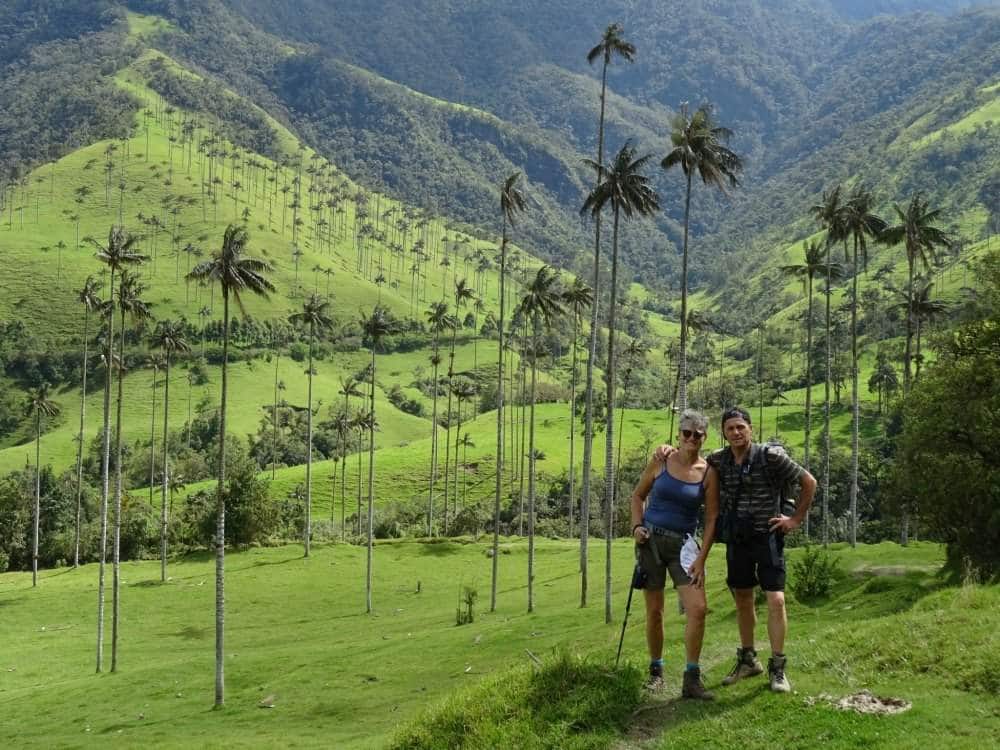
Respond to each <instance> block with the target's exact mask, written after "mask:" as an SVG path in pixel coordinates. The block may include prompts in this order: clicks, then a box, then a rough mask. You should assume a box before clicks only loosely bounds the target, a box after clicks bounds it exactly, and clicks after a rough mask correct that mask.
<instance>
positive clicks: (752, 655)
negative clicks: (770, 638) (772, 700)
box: [722, 648, 764, 685]
mask: <svg viewBox="0 0 1000 750" xmlns="http://www.w3.org/2000/svg"><path fill="white" fill-rule="evenodd" d="M763 671H764V667H763V665H762V664H761V663H760V660H758V659H757V652H756V651H755V650H754V649H752V648H738V649H736V665H735V666H734V667H733V669H732V671H731V672H730V673H729V674H728V675H726V676H725V677H723V678H722V684H723V685H732V684H733V683H734V682H737V681H739V680H742V679H743V678H744V677H756V676H757V675H759V674H761V673H763Z"/></svg>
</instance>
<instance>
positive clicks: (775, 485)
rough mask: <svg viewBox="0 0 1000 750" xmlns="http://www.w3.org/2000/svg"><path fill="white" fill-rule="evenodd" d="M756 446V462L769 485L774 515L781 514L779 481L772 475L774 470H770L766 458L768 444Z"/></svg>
mask: <svg viewBox="0 0 1000 750" xmlns="http://www.w3.org/2000/svg"><path fill="white" fill-rule="evenodd" d="M755 447H756V448H758V450H757V456H758V457H759V459H758V463H759V464H760V468H761V472H762V473H763V475H764V477H765V478H766V479H767V483H768V485H769V486H770V487H771V498H772V499H773V500H774V515H775V516H780V515H781V501H782V500H783V498H782V497H781V496H782V494H783V493H782V490H781V483H780V482H778V481H777V479H776V478H775V476H774V472H772V471H771V466H770V461H769V459H768V455H769V454H768V449H769V447H770V446H768V445H767V444H766V443H765V444H763V445H758V446H755Z"/></svg>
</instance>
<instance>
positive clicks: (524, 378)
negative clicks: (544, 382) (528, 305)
mask: <svg viewBox="0 0 1000 750" xmlns="http://www.w3.org/2000/svg"><path fill="white" fill-rule="evenodd" d="M526 337H527V332H526V331H525V330H524V329H523V328H522V329H521V340H522V341H524V340H525V338H526ZM520 386H521V409H520V412H521V415H520V422H521V444H520V455H519V456H518V457H517V460H518V463H520V464H521V472H520V473H521V479H520V481H521V486H520V488H519V489H518V493H517V499H518V508H517V535H518V536H524V478H525V472H524V459H525V458H526V457H527V452H526V451H525V441H526V439H527V435H528V430H527V427H526V425H527V416H528V415H527V408H528V368H527V367H526V366H524V365H523V364H522V366H521V383H520Z"/></svg>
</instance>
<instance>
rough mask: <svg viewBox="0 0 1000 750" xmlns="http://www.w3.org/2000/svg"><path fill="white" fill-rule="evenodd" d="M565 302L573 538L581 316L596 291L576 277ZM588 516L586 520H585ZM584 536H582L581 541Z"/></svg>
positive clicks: (582, 520) (582, 513) (565, 293)
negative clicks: (569, 317)
mask: <svg viewBox="0 0 1000 750" xmlns="http://www.w3.org/2000/svg"><path fill="white" fill-rule="evenodd" d="M562 299H563V302H564V303H565V304H566V305H567V306H568V307H569V309H570V310H572V311H573V363H572V366H571V370H572V373H571V375H570V383H571V385H570V399H569V535H570V536H573V509H574V507H576V470H575V468H574V459H575V456H576V380H577V367H576V350H577V345H578V343H579V339H580V316H581V315H582V313H583V311H584V310H585V309H586V308H588V307H590V306H591V305H592V304H594V290H593V289H591V288H590V287H589V286H587V283H586V282H585V281H583V279H581V278H580V277H579V276H577V277H574V279H573V283H572V284H570V285H569V287H568V288H567V289H565V290H564V291H563V294H562ZM584 516H586V518H584ZM580 523H581V524H583V523H590V509H589V508H587V509H586V510H585V509H583V508H581V509H580ZM585 533H586V532H585V531H584V529H583V526H582V525H581V527H580V534H581V535H583V534H585ZM582 539H583V536H581V540H582Z"/></svg>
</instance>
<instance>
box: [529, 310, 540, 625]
mask: <svg viewBox="0 0 1000 750" xmlns="http://www.w3.org/2000/svg"><path fill="white" fill-rule="evenodd" d="M532 328H533V329H534V330H533V335H532V341H531V396H530V398H531V407H530V409H531V411H530V415H529V417H528V611H529V612H534V611H535V383H536V381H537V380H538V316H537V315H535V321H534V325H533V326H532Z"/></svg>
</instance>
